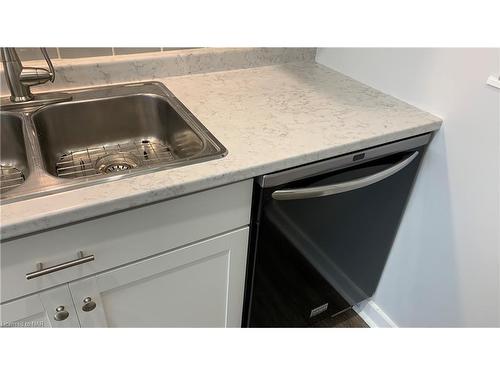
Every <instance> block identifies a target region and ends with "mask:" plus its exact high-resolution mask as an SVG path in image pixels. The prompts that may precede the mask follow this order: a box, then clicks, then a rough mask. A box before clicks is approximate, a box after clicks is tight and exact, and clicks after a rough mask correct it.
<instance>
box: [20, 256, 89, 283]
mask: <svg viewBox="0 0 500 375" xmlns="http://www.w3.org/2000/svg"><path fill="white" fill-rule="evenodd" d="M93 260H95V257H94V255H93V254H92V255H87V256H83V251H79V252H78V259H75V260H70V261H69V262H65V263H61V264H57V265H55V266H52V267H49V268H43V264H42V263H37V265H36V266H37V270H36V271H33V272H30V273H27V274H26V279H28V280H31V279H34V278H35V277H40V276H43V275H48V274H49V273H52V272H56V271H61V270H64V269H66V268H70V267H74V266H78V265H80V264H83V263H87V262H92V261H93Z"/></svg>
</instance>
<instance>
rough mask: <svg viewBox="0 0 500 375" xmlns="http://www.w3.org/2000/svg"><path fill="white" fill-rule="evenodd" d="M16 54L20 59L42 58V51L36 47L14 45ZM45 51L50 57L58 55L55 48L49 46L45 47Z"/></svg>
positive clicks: (54, 57)
mask: <svg viewBox="0 0 500 375" xmlns="http://www.w3.org/2000/svg"><path fill="white" fill-rule="evenodd" d="M16 51H17V54H18V56H19V58H20V59H21V60H24V61H25V60H43V55H42V51H40V48H37V47H27V48H25V47H16ZM47 52H48V54H49V57H50V58H51V59H57V58H58V57H59V55H58V53H57V48H54V47H50V48H47Z"/></svg>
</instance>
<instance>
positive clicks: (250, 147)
mask: <svg viewBox="0 0 500 375" xmlns="http://www.w3.org/2000/svg"><path fill="white" fill-rule="evenodd" d="M141 79H142V80H147V79H144V77H141ZM155 80H157V81H160V82H162V83H164V84H165V85H166V86H167V87H168V88H169V89H170V90H171V91H172V92H173V93H174V94H175V95H176V96H177V97H178V98H179V99H180V100H181V101H182V102H183V103H184V105H185V106H186V107H187V108H189V110H191V111H192V112H193V114H194V115H195V116H196V117H197V118H198V119H199V120H200V121H201V122H202V123H203V125H204V126H205V127H206V128H207V129H208V130H209V131H210V132H212V133H213V134H214V135H215V137H216V138H217V139H218V140H219V141H220V142H221V143H222V144H223V145H224V146H225V147H226V148H227V149H228V151H229V153H228V155H227V156H226V157H224V158H222V159H217V160H212V161H208V162H204V163H200V164H194V165H189V166H185V167H181V168H177V169H170V170H165V171H159V172H155V173H150V174H144V175H140V176H136V177H131V178H126V179H121V180H118V181H113V182H109V183H103V184H98V185H94V186H90V187H84V188H79V189H75V190H72V191H67V192H63V193H58V194H53V195H48V196H45V197H39V198H34V199H29V200H24V201H18V202H14V203H9V204H4V205H2V206H1V207H0V210H1V212H0V218H1V236H2V240H5V239H8V238H12V237H16V236H20V235H24V234H28V233H31V232H35V231H40V230H46V229H49V228H53V227H57V226H61V225H65V224H69V223H73V222H77V221H80V220H85V219H89V218H92V217H96V216H99V215H105V214H109V213H112V212H115V211H120V210H125V209H129V208H132V207H136V206H140V205H144V204H148V203H153V202H156V201H160V200H165V199H170V198H174V197H177V196H180V195H185V194H189V193H193V192H196V191H200V190H204V189H209V188H213V187H216V186H220V185H224V184H229V183H232V182H236V181H241V180H244V179H248V178H253V177H255V176H259V175H262V174H265V173H270V172H273V171H277V170H281V169H285V168H290V167H294V166H298V165H301V164H305V163H310V162H314V161H317V160H321V159H326V158H330V157H333V156H337V155H341V154H344V153H348V152H352V151H356V150H359V149H363V148H367V147H371V146H375V145H379V144H382V143H386V142H390V141H394V140H398V139H401V138H406V137H410V136H414V135H418V134H422V133H426V132H429V131H434V130H437V129H439V127H440V125H441V119H439V118H438V117H436V116H434V115H431V114H429V113H427V112H424V111H422V110H419V109H417V108H415V107H413V106H411V105H409V104H407V103H404V102H402V101H400V100H398V99H395V98H393V97H391V96H389V95H386V94H384V93H381V92H379V91H377V90H375V89H373V88H370V87H368V86H366V85H364V84H361V83H359V82H357V81H355V80H353V79H351V78H349V77H347V76H344V75H342V74H340V73H338V72H335V71H333V70H331V69H328V68H326V67H324V66H322V65H319V64H317V63H314V62H309V61H299V62H292V63H285V64H281V65H271V66H260V67H255V68H247V69H235V70H228V71H221V72H213V73H203V74H192V75H186V76H177V77H164V78H156V79H155ZM131 81H132V79H131Z"/></svg>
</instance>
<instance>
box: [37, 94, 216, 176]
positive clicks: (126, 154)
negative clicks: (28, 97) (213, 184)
mask: <svg viewBox="0 0 500 375" xmlns="http://www.w3.org/2000/svg"><path fill="white" fill-rule="evenodd" d="M154 88H156V87H154ZM149 91H151V92H143V93H136V94H123V93H121V94H120V93H118V94H120V95H118V96H113V97H108V95H109V92H107V93H106V94H105V95H106V97H102V98H100V97H97V98H94V99H89V100H81V101H78V100H76V101H73V102H66V103H60V104H55V105H50V106H47V107H45V108H43V109H41V110H39V111H37V112H36V113H35V114H34V115H33V123H34V126H35V129H36V133H37V135H38V140H39V143H40V149H41V154H42V157H43V161H44V165H45V169H46V171H47V172H48V173H50V174H51V175H53V176H56V177H60V178H82V177H89V176H100V177H105V176H106V175H108V174H111V173H112V174H116V173H129V171H130V170H132V169H141V168H151V167H158V166H167V165H176V164H179V163H182V162H186V161H190V162H193V161H196V160H198V159H202V158H206V157H216V156H220V155H222V154H224V153H225V149H224V147H223V146H222V145H220V144H218V143H217V141H216V140H215V138H213V136H212V135H211V134H209V133H208V131H206V129H204V128H202V125H201V124H199V123H198V122H197V121H196V120H195V119H194V117H192V116H189V114H188V113H187V111H186V110H185V108H184V107H183V106H181V105H180V103H175V102H174V101H173V100H172V98H169V97H168V96H160V95H158V94H157V93H155V91H154V90H149Z"/></svg>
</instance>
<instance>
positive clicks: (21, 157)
mask: <svg viewBox="0 0 500 375" xmlns="http://www.w3.org/2000/svg"><path fill="white" fill-rule="evenodd" d="M0 141H1V145H0V190H1V192H2V193H4V192H7V191H9V190H12V189H15V188H16V187H18V186H21V184H23V183H24V181H25V179H26V177H27V176H28V173H29V171H28V161H27V156H26V148H25V146H24V137H23V121H22V119H21V118H20V117H18V116H16V115H13V114H10V113H0Z"/></svg>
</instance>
